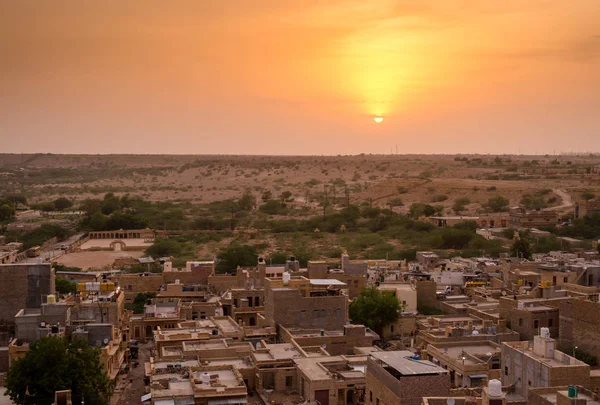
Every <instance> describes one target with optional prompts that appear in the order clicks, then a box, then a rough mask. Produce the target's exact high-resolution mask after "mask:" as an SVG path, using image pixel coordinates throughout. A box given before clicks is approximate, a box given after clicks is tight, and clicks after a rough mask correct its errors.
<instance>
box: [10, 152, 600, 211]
mask: <svg viewBox="0 0 600 405" xmlns="http://www.w3.org/2000/svg"><path fill="white" fill-rule="evenodd" d="M460 159H468V160H469V161H468V162H467V161H464V160H459V157H455V156H454V155H447V156H446V155H359V156H281V157H277V156H206V155H198V156H191V155H178V156H168V155H164V156H160V155H157V156H151V155H108V156H101V155H90V156H84V155H64V156H63V155H42V154H39V155H6V154H5V155H2V154H0V180H6V181H4V182H0V193H2V191H4V192H12V191H13V190H15V189H20V190H23V193H25V194H26V195H27V197H28V198H29V199H30V200H31V201H34V202H35V201H48V200H50V199H53V198H57V197H59V196H63V195H64V196H67V197H69V198H72V199H75V200H79V201H81V200H82V199H84V198H89V197H93V198H98V197H101V196H103V195H104V194H105V193H106V192H114V193H115V194H117V195H122V194H125V193H129V194H132V195H140V196H142V197H144V198H145V199H148V200H154V201H166V200H170V201H189V202H193V203H206V202H211V201H217V200H223V199H228V198H238V197H239V196H241V195H242V194H243V193H244V192H245V191H247V190H249V191H251V192H253V193H254V194H255V195H256V196H257V197H259V198H260V196H261V195H262V193H263V192H265V191H270V192H271V193H272V195H273V196H275V197H277V196H278V195H279V194H281V193H282V192H283V191H290V192H291V193H292V196H293V198H294V199H295V200H296V204H297V205H300V206H301V205H307V206H309V207H315V205H314V201H315V200H317V199H319V198H321V197H322V195H323V194H324V193H325V192H327V196H328V198H329V201H330V202H331V201H333V200H335V202H336V203H338V204H343V203H345V201H346V196H347V197H348V198H349V200H350V201H351V202H353V203H361V202H372V204H373V205H378V206H382V207H384V206H386V205H387V204H388V203H389V202H390V200H393V199H398V198H399V199H401V200H402V203H403V204H404V207H408V206H409V205H410V204H411V203H413V202H426V203H433V204H436V205H442V206H444V207H445V210H446V213H448V214H450V213H451V207H452V205H453V204H454V201H455V200H456V199H457V198H460V197H467V198H469V199H470V200H471V204H469V205H467V207H466V211H465V212H464V214H465V215H468V214H476V213H478V212H479V211H481V204H482V203H484V202H485V201H487V200H488V199H489V198H490V197H494V196H497V195H502V196H505V197H506V198H508V199H509V200H510V203H511V205H515V204H518V202H519V201H520V199H521V197H522V195H523V194H526V193H532V192H535V191H536V190H541V189H560V190H563V191H564V192H565V193H567V194H568V195H570V196H571V197H573V201H574V202H575V201H577V200H578V195H579V194H581V192H583V191H590V192H593V193H596V194H597V195H598V194H600V181H599V180H600V177H599V175H598V170H597V169H596V168H597V167H600V156H506V155H502V156H490V155H478V156H476V155H468V156H464V157H460ZM532 162H533V163H532ZM346 193H347V194H346ZM440 196H443V197H444V198H446V199H445V200H444V201H434V200H435V199H436V197H440ZM554 196H555V197H557V198H556V202H555V203H552V204H551V205H559V204H561V199H562V200H564V196H562V195H561V196H559V195H556V194H555V195H554ZM549 197H551V195H550V196H549ZM307 201H308V202H307ZM568 203H570V202H568ZM398 210H399V211H401V209H398Z"/></svg>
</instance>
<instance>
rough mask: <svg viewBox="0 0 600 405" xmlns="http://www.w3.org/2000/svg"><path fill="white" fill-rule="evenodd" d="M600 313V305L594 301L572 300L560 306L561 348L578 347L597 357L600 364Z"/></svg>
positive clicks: (559, 339)
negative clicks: (599, 319) (599, 341)
mask: <svg viewBox="0 0 600 405" xmlns="http://www.w3.org/2000/svg"><path fill="white" fill-rule="evenodd" d="M598 313H600V303H597V302H592V301H582V300H572V301H570V302H562V303H561V304H560V334H559V337H558V341H559V345H560V346H561V347H568V348H571V347H573V346H577V347H578V348H579V350H581V351H583V352H585V353H587V354H590V355H592V356H596V359H597V361H598V362H600V346H599V345H598V337H599V336H600V323H598V322H597V318H596V316H597V314H598Z"/></svg>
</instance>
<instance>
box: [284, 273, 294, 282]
mask: <svg viewBox="0 0 600 405" xmlns="http://www.w3.org/2000/svg"><path fill="white" fill-rule="evenodd" d="M291 278H292V276H291V275H290V273H289V272H287V271H284V272H283V284H287V283H289V282H290V279H291Z"/></svg>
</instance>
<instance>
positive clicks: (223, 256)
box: [217, 242, 258, 273]
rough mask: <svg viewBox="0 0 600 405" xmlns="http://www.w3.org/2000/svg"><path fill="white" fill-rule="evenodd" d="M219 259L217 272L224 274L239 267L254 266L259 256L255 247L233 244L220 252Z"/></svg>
mask: <svg viewBox="0 0 600 405" xmlns="http://www.w3.org/2000/svg"><path fill="white" fill-rule="evenodd" d="M217 259H218V261H217V271H218V272H220V273H224V272H227V271H229V270H235V269H237V267H238V266H254V265H255V264H256V263H257V262H258V255H257V254H256V248H255V247H254V246H249V245H242V244H240V243H238V242H232V243H231V244H230V245H229V246H227V247H226V248H223V249H221V250H220V251H219V254H218V255H217Z"/></svg>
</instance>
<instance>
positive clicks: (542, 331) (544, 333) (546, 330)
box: [540, 328, 550, 339]
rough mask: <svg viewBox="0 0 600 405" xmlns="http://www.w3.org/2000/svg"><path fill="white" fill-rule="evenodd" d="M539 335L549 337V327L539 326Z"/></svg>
mask: <svg viewBox="0 0 600 405" xmlns="http://www.w3.org/2000/svg"><path fill="white" fill-rule="evenodd" d="M540 336H541V337H543V338H546V339H549V338H550V329H549V328H541V329H540Z"/></svg>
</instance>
